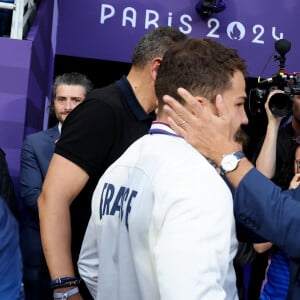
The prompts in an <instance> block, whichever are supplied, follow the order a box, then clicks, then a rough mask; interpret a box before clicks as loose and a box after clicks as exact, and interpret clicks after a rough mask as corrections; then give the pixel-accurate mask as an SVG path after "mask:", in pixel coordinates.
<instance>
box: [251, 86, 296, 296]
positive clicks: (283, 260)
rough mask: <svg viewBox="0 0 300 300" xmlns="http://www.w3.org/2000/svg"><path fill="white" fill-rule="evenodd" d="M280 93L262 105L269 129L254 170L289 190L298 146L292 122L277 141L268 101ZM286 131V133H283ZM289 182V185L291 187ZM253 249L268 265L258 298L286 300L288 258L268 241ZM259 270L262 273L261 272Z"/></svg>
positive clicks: (277, 121) (275, 121)
mask: <svg viewBox="0 0 300 300" xmlns="http://www.w3.org/2000/svg"><path fill="white" fill-rule="evenodd" d="M280 93H283V91H281V90H275V91H272V92H271V93H270V94H269V96H268V99H267V101H266V103H265V110H266V114H267V117H268V126H267V131H266V136H265V138H264V142H263V145H262V147H261V151H260V153H259V156H258V158H257V160H256V168H257V169H258V170H259V171H260V172H261V173H262V174H264V175H265V176H266V177H268V178H272V177H273V176H274V174H275V173H276V174H277V178H276V179H275V180H273V181H274V182H275V183H276V184H277V185H279V186H280V187H281V188H282V189H284V190H286V189H288V188H296V187H298V185H299V182H297V181H296V180H293V181H292V179H293V177H294V173H298V170H297V169H295V168H294V165H295V155H296V149H297V148H298V147H299V145H298V144H297V143H295V142H294V139H292V137H291V133H293V131H292V130H291V125H292V123H289V124H288V125H287V126H284V127H282V128H281V129H280V132H281V139H278V138H277V137H278V130H279V126H280V123H281V121H282V117H278V116H276V115H274V114H273V113H272V112H271V110H270V107H269V100H270V99H271V98H272V97H273V96H274V95H278V96H279V95H280ZM287 128H288V132H286V129H287ZM277 144H279V145H281V149H280V150H281V151H280V152H278V151H277ZM296 147H297V148H296ZM299 149H300V148H299ZM283 150H284V151H283ZM283 152H287V156H285V157H284V156H283V155H284V154H283ZM298 155H299V154H298ZM277 157H280V158H281V161H282V164H281V166H280V169H276V161H277ZM297 178H298V177H297ZM297 178H296V179H297ZM291 181H292V186H290V182H291ZM254 248H255V250H256V251H257V252H258V253H264V254H265V255H264V256H263V257H265V258H266V260H269V266H268V267H267V268H266V270H265V271H266V277H265V280H264V283H263V285H262V287H260V288H259V290H260V291H261V293H260V299H269V298H270V299H272V297H274V296H276V299H278V300H281V299H282V300H283V299H286V296H287V290H288V285H289V257H288V255H287V254H286V253H285V252H283V251H282V250H281V249H279V248H278V247H277V246H276V245H272V243H269V242H263V243H256V244H254ZM266 264H267V262H266ZM262 271H264V270H263V269H262ZM253 275H254V276H255V277H256V276H257V274H253Z"/></svg>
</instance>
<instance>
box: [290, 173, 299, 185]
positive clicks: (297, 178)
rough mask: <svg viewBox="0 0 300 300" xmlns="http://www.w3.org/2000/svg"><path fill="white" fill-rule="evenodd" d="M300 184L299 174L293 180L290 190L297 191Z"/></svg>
mask: <svg viewBox="0 0 300 300" xmlns="http://www.w3.org/2000/svg"><path fill="white" fill-rule="evenodd" d="M299 184H300V173H297V174H295V176H294V177H293V179H292V180H291V182H290V187H289V189H296V188H297V187H298V186H299Z"/></svg>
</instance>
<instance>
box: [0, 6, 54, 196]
mask: <svg viewBox="0 0 300 300" xmlns="http://www.w3.org/2000/svg"><path fill="white" fill-rule="evenodd" d="M53 8H54V1H41V4H40V7H39V10H38V12H37V14H36V16H35V19H34V24H33V25H32V27H31V28H30V31H29V34H28V36H27V38H26V40H14V39H10V38H0V48H1V56H0V78H1V80H0V147H1V148H3V150H4V151H5V153H6V158H7V162H8V167H9V169H10V174H11V176H12V178H13V181H14V184H15V187H16V192H17V193H18V176H19V169H20V150H21V146H22V143H23V139H24V136H25V135H27V134H28V133H31V132H35V131H39V130H42V129H43V121H44V110H45V101H46V99H47V97H48V98H49V95H50V86H51V84H52V78H53V60H54V49H55V47H54V45H53V43H52V40H51V34H52V15H53Z"/></svg>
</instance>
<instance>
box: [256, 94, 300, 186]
mask: <svg viewBox="0 0 300 300" xmlns="http://www.w3.org/2000/svg"><path fill="white" fill-rule="evenodd" d="M280 93H283V91H281V90H274V91H272V92H270V94H269V96H268V100H267V102H266V104H265V109H266V113H267V117H268V126H267V132H266V136H265V138H264V143H263V145H262V147H261V150H260V152H259V156H258V157H257V159H256V166H257V168H258V169H259V170H260V166H262V165H263V166H264V172H263V174H264V175H265V176H267V177H268V178H272V181H273V182H275V183H276V184H277V185H279V186H281V187H282V188H283V189H287V188H288V183H285V184H284V185H282V183H281V176H280V173H281V171H282V168H283V167H284V164H285V161H286V158H287V157H288V156H289V152H290V149H291V146H292V143H293V140H294V139H295V138H296V137H297V136H300V95H298V94H295V95H293V101H292V120H291V122H289V123H288V124H286V125H285V126H282V127H280V123H281V120H282V117H277V116H275V115H273V114H272V113H271V111H270V109H269V105H268V103H269V100H270V99H271V98H272V96H274V95H276V94H280ZM259 149H260V147H259Z"/></svg>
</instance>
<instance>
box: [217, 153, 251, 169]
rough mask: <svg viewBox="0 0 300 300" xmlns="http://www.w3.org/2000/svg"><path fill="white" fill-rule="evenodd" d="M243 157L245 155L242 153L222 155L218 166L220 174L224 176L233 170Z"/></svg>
mask: <svg viewBox="0 0 300 300" xmlns="http://www.w3.org/2000/svg"><path fill="white" fill-rule="evenodd" d="M243 157H245V154H244V153H243V152H242V151H238V152H233V153H230V154H224V155H223V157H222V160H221V166H220V169H221V174H222V175H225V174H226V173H228V172H231V171H233V170H235V169H236V168H237V166H238V164H239V161H240V160H241V159H242V158H243Z"/></svg>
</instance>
